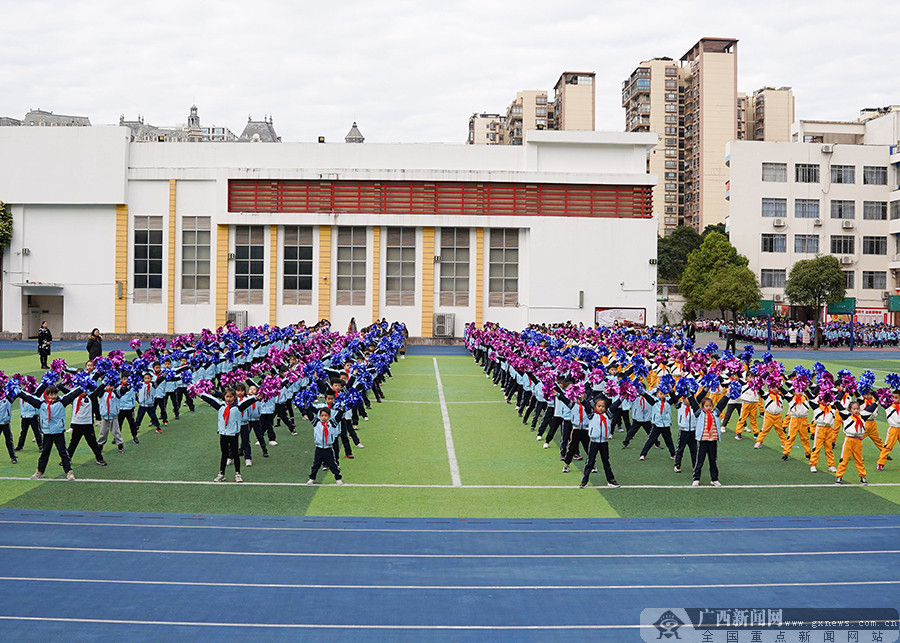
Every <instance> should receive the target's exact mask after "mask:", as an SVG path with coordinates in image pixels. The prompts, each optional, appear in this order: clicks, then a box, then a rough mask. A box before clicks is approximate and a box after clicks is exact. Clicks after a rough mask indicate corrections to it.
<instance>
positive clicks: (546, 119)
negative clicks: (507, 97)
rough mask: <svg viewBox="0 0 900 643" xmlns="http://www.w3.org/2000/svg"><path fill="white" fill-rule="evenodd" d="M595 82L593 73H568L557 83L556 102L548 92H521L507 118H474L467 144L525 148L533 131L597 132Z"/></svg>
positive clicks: (475, 116) (493, 115) (554, 95)
mask: <svg viewBox="0 0 900 643" xmlns="http://www.w3.org/2000/svg"><path fill="white" fill-rule="evenodd" d="M594 80H595V74H594V72H592V71H564V72H563V73H562V74H560V76H559V80H557V81H556V85H555V86H554V90H553V99H552V100H551V99H550V98H549V94H548V92H547V91H546V90H537V89H532V90H523V91H520V92H517V93H516V98H515V100H513V102H512V103H510V104H509V106H508V107H507V108H506V114H505V115H500V114H478V113H475V114H472V116H470V117H469V135H468V138H467V139H466V142H467V143H469V144H470V145H522V142H523V140H524V138H525V133H526V132H528V131H530V130H568V131H573V130H580V131H594V125H595V116H594V112H595V105H596V90H595V83H594ZM492 128H493V129H492ZM495 130H496V132H495ZM494 134H496V136H495V135H494Z"/></svg>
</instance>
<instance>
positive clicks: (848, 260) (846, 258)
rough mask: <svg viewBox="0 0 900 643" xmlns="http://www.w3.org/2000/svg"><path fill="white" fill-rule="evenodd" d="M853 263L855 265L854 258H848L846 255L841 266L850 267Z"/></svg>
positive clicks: (842, 258)
mask: <svg viewBox="0 0 900 643" xmlns="http://www.w3.org/2000/svg"><path fill="white" fill-rule="evenodd" d="M852 263H853V257H848V256H846V255H845V256H843V257H841V265H842V266H849V265H850V264H852Z"/></svg>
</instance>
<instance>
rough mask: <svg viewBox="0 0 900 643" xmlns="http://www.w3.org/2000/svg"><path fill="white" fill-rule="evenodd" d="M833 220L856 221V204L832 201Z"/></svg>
mask: <svg viewBox="0 0 900 643" xmlns="http://www.w3.org/2000/svg"><path fill="white" fill-rule="evenodd" d="M831 218H832V219H855V218H856V203H855V202H853V201H832V202H831Z"/></svg>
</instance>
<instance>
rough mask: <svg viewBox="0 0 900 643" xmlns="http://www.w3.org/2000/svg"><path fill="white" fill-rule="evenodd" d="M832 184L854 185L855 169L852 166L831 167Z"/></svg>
mask: <svg viewBox="0 0 900 643" xmlns="http://www.w3.org/2000/svg"><path fill="white" fill-rule="evenodd" d="M831 182H832V183H856V168H855V167H853V166H852V165H832V166H831Z"/></svg>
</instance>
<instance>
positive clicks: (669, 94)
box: [666, 92, 678, 101]
mask: <svg viewBox="0 0 900 643" xmlns="http://www.w3.org/2000/svg"><path fill="white" fill-rule="evenodd" d="M666 100H672V101H675V100H678V94H676V93H675V92H667V93H666Z"/></svg>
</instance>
